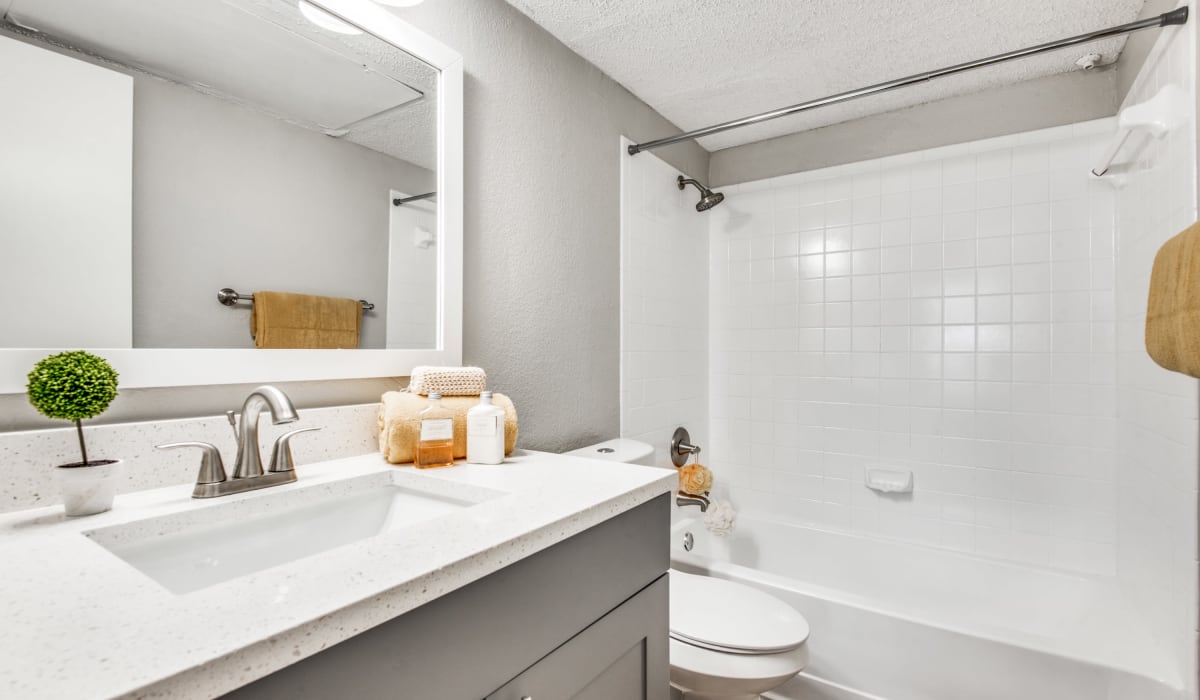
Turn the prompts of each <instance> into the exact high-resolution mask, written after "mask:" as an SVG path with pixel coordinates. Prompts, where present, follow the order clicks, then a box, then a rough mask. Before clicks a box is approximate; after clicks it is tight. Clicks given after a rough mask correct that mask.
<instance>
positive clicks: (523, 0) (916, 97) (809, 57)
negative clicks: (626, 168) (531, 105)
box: [508, 0, 1144, 151]
mask: <svg viewBox="0 0 1200 700" xmlns="http://www.w3.org/2000/svg"><path fill="white" fill-rule="evenodd" d="M508 2H509V3H510V4H512V5H513V6H514V7H516V8H517V9H519V10H520V11H522V12H524V13H525V14H526V15H528V16H529V17H530V18H531V19H533V20H534V21H535V22H537V23H538V24H540V25H541V26H542V27H544V28H545V29H546V30H548V31H549V32H550V33H552V34H554V35H555V36H556V37H558V38H559V39H560V40H561V41H562V42H563V43H565V44H566V45H567V46H569V47H570V48H571V49H573V50H574V51H576V52H577V53H579V54H580V55H581V56H583V57H584V58H586V59H587V60H589V61H591V62H592V63H593V64H595V65H596V66H597V67H599V68H600V69H601V70H603V71H604V72H605V73H607V74H608V75H610V76H611V77H612V78H613V79H615V80H617V81H618V82H620V83H621V84H622V85H624V86H625V87H627V88H628V89H629V90H630V91H631V92H633V93H634V94H635V95H637V96H638V97H640V98H641V99H642V100H643V101H645V102H646V103H648V104H649V105H651V106H652V107H654V108H655V109H657V110H658V111H659V113H661V114H662V115H663V116H665V117H667V118H668V119H670V120H671V121H672V122H674V123H675V124H676V125H678V126H679V127H680V128H682V129H685V130H691V129H697V128H700V127H704V126H709V125H711V124H716V123H718V122H724V121H729V120H731V119H737V118H739V117H744V116H748V115H751V114H755V113H758V112H765V111H767V110H771V109H776V108H779V107H784V106H787V105H791V104H795V103H799V102H804V101H806V100H811V99H816V98H819V97H824V96H826V95H831V94H834V93H838V92H843V91H846V90H852V89H855V88H859V87H864V86H866V85H871V84H874V83H879V82H882V81H885V80H890V79H893V78H900V77H903V76H907V75H911V74H914V73H920V72H924V71H927V70H932V69H935V68H941V67H944V66H948V65H952V64H955V63H961V62H964V61H969V60H973V59H978V58H983V57H986V56H990V55H993V54H997V53H1001V52H1004V51H1009V50H1012V49H1018V48H1024V47H1026V46H1030V45H1034V44H1039V43H1042V42H1046V41H1051V40H1054V39H1059V38H1063V37H1067V36H1072V35H1075V34H1082V33H1085V32H1088V31H1093V30H1096V29H1101V28H1106V27H1109V26H1112V25H1116V24H1122V23H1125V22H1129V21H1132V20H1134V19H1136V17H1137V13H1138V12H1139V11H1140V10H1141V7H1142V5H1143V4H1144V0H1052V1H1050V2H1047V0H991V1H989V2H983V1H981V0H575V1H572V2H563V1H562V0H508ZM1123 46H1124V38H1117V39H1109V40H1106V41H1101V42H1095V43H1094V44H1091V45H1088V46H1080V47H1075V48H1071V49H1065V50H1063V51H1058V52H1052V53H1048V54H1043V55H1041V56H1034V57H1031V58H1026V59H1021V60H1017V61H1012V62H1009V63H1005V64H1002V65H999V66H994V67H989V68H983V69H979V70H975V71H969V72H967V73H963V74H960V75H957V76H952V77H949V78H943V79H939V80H936V81H932V82H929V83H925V84H922V85H916V86H913V87H908V88H903V89H901V90H897V91H894V92H890V93H885V94H882V95H878V96H873V97H867V98H863V99H860V100H854V101H851V102H848V103H845V104H841V105H833V106H829V107H821V108H819V109H816V110H813V111H811V112H807V113H804V114H798V115H795V116H791V117H784V118H782V119H777V120H774V121H771V122H767V123H764V124H759V125H755V126H750V127H746V128H742V129H735V130H732V131H727V132H725V133H722V134H716V135H714V136H709V137H706V138H704V139H701V140H700V144H701V145H702V146H704V147H705V148H707V149H708V150H710V151H712V150H719V149H722V148H729V147H731V146H738V145H741V144H745V143H750V142H753V141H761V140H763V139H766V138H771V137H774V136H781V135H784V134H789V133H794V132H797V131H804V130H807V129H812V128H816V127H819V126H825V125H828V124H834V123H837V122H842V121H847V120H850V119H856V118H859V117H864V116H867V115H870V114H878V113H881V112H888V111H891V110H895V109H900V108H903V107H909V106H912V105H916V104H921V103H925V102H931V101H934V100H939V99H943V98H946V97H952V96H955V95H962V94H966V93H970V92H976V91H979V90H984V89H987V88H989V87H994V86H998V85H1006V84H1011V83H1016V82H1019V81H1023V80H1029V79H1032V78H1038V77H1042V76H1047V75H1052V74H1056V73H1062V72H1066V71H1071V70H1078V67H1077V66H1076V65H1075V61H1076V59H1078V58H1079V57H1080V56H1082V55H1083V54H1085V53H1090V52H1094V53H1099V54H1101V55H1102V57H1103V58H1102V61H1101V62H1102V63H1110V62H1112V61H1114V60H1116V57H1117V55H1118V54H1119V52H1120V50H1121V48H1122V47H1123ZM662 135H663V136H666V134H662ZM656 136H657V135H656Z"/></svg>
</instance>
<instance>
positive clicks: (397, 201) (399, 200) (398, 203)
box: [392, 192, 437, 207]
mask: <svg viewBox="0 0 1200 700" xmlns="http://www.w3.org/2000/svg"><path fill="white" fill-rule="evenodd" d="M436 196H437V192H426V193H425V194H417V195H413V196H412V197H396V198H394V199H392V205H393V206H397V207H399V206H402V205H404V204H407V203H409V202H415V201H417V200H420V199H430V198H433V197H436Z"/></svg>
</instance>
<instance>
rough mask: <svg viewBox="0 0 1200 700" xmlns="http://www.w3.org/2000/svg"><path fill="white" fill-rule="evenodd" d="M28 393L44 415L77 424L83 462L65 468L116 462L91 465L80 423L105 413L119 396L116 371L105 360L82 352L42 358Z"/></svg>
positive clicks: (30, 380)
mask: <svg viewBox="0 0 1200 700" xmlns="http://www.w3.org/2000/svg"><path fill="white" fill-rule="evenodd" d="M25 394H26V395H27V396H28V397H29V403H31V404H33V407H34V408H36V409H37V410H38V412H39V413H41V414H42V415H44V416H46V417H48V418H60V419H62V420H70V421H75V430H76V432H77V433H78V435H79V452H80V453H81V455H82V456H83V461H82V462H79V463H78V464H64V465H63V466H64V467H88V466H98V465H102V464H111V463H112V462H113V461H115V460H109V459H106V460H99V461H96V462H89V461H88V456H87V446H86V445H84V442H83V423H82V422H81V421H82V420H83V419H84V418H94V417H95V416H98V415H100V414H101V413H104V411H105V409H107V408H108V405H109V404H110V403H112V400H113V399H115V398H116V397H117V372H116V370H114V369H113V368H112V366H111V365H109V364H108V362H107V361H106V360H105V359H104V358H102V357H96V356H95V355H92V354H91V353H87V352H84V351H82V350H71V351H68V352H60V353H58V354H57V355H50V356H49V357H45V358H42V359H41V360H39V361H38V363H37V364H36V365H34V366H33V370H32V371H30V372H29V384H28V385H27V386H26V387H25Z"/></svg>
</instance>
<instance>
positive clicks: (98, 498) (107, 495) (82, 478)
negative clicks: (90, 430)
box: [57, 459, 122, 516]
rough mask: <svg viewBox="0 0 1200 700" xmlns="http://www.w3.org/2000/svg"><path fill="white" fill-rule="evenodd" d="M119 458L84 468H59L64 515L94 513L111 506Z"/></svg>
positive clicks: (118, 471)
mask: <svg viewBox="0 0 1200 700" xmlns="http://www.w3.org/2000/svg"><path fill="white" fill-rule="evenodd" d="M121 464H122V462H121V460H119V459H117V460H113V461H112V463H110V464H99V465H91V466H87V467H58V468H57V469H58V478H59V483H60V484H61V485H62V495H63V508H64V509H65V510H66V511H67V515H70V516H78V515H93V514H95V513H103V512H104V511H106V510H109V509H110V508H112V502H113V496H115V495H116V493H117V475H118V473H120V469H121Z"/></svg>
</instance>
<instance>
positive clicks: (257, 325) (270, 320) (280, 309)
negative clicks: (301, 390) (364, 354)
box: [250, 292, 362, 350]
mask: <svg viewBox="0 0 1200 700" xmlns="http://www.w3.org/2000/svg"><path fill="white" fill-rule="evenodd" d="M361 326H362V304H361V303H360V302H359V301H358V300H356V299H338V298H336V297H321V296H313V295H311V294H291V293H289V292H255V293H254V306H253V308H252V309H251V311H250V334H251V335H252V336H253V337H254V347H256V348H303V349H306V350H320V349H329V348H357V347H358V335H359V329H360V328H361Z"/></svg>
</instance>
